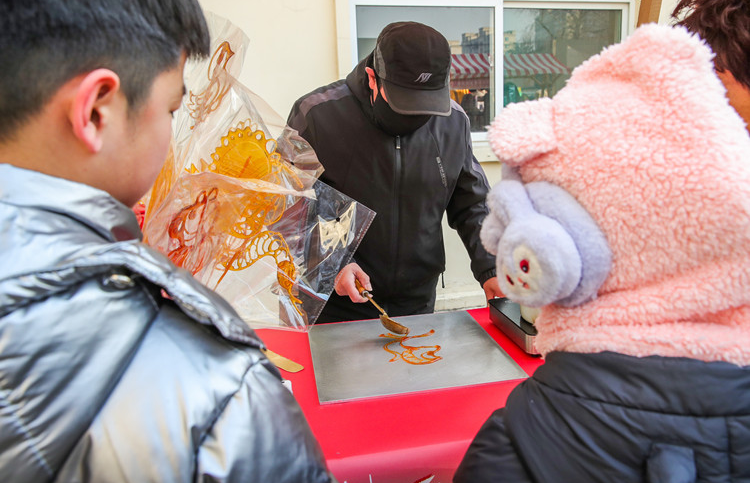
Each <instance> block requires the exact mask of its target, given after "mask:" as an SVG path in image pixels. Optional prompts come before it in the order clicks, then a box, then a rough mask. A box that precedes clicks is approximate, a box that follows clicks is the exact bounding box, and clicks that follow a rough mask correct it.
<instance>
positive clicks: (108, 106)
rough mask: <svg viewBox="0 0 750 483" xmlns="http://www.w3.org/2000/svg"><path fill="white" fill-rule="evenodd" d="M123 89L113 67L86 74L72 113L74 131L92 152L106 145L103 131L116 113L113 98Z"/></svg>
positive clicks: (77, 92)
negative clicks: (103, 142) (113, 113)
mask: <svg viewBox="0 0 750 483" xmlns="http://www.w3.org/2000/svg"><path fill="white" fill-rule="evenodd" d="M119 89H120V78H119V77H118V75H117V74H115V73H114V72H112V71H111V70H109V69H96V70H93V71H91V72H89V73H88V74H86V76H85V77H84V78H83V80H82V81H81V82H80V84H79V85H78V88H77V90H76V93H75V97H74V99H73V104H72V105H71V107H70V110H69V112H68V116H69V119H70V122H71V125H72V126H73V134H74V135H75V136H76V137H77V138H78V139H80V140H81V141H82V142H83V143H84V145H85V146H86V147H87V148H88V149H89V150H90V151H91V152H92V153H96V152H98V151H99V150H100V149H101V147H102V141H103V140H102V131H103V128H104V127H105V126H106V125H107V123H108V122H109V119H110V116H111V115H112V107H113V106H112V101H113V100H114V98H115V94H116V93H117V92H118V91H119Z"/></svg>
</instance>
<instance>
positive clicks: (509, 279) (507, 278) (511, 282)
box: [505, 275, 514, 285]
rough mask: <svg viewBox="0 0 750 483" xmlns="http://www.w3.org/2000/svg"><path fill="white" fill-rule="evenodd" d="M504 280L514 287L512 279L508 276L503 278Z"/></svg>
mask: <svg viewBox="0 0 750 483" xmlns="http://www.w3.org/2000/svg"><path fill="white" fill-rule="evenodd" d="M505 279H506V280H508V283H509V284H511V285H514V283H513V279H512V278H510V275H506V276H505Z"/></svg>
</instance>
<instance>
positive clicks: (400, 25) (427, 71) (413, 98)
mask: <svg viewBox="0 0 750 483" xmlns="http://www.w3.org/2000/svg"><path fill="white" fill-rule="evenodd" d="M373 67H374V69H375V73H376V74H377V75H378V77H379V78H380V79H381V80H382V83H383V89H384V91H385V96H386V98H387V99H388V104H389V105H390V106H391V109H393V110H394V111H396V112H398V113H399V114H407V115H419V114H429V115H436V116H449V115H450V113H451V97H450V74H451V49H450V46H449V45H448V41H447V40H445V37H443V35H442V34H441V33H440V32H438V31H437V30H435V29H434V28H432V27H429V26H427V25H424V24H421V23H417V22H395V23H392V24H389V25H386V26H385V28H384V29H383V31H382V32H380V35H378V39H377V42H376V44H375V50H374V51H373Z"/></svg>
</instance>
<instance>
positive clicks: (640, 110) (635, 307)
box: [454, 0, 750, 483]
mask: <svg viewBox="0 0 750 483" xmlns="http://www.w3.org/2000/svg"><path fill="white" fill-rule="evenodd" d="M682 13H685V14H687V15H686V16H685V17H684V19H683V20H682V21H681V22H680V24H681V25H680V26H677V27H668V26H659V25H646V26H643V27H641V28H639V29H637V30H636V32H635V33H634V34H633V35H632V36H630V37H629V38H628V39H626V40H625V41H623V42H622V43H620V44H618V45H614V46H611V47H609V48H607V49H605V50H604V51H603V52H602V53H601V54H599V55H597V56H594V57H592V58H591V59H589V60H588V61H586V62H585V63H584V64H582V65H581V66H580V67H578V68H577V69H576V70H575V71H574V72H573V74H572V76H571V79H570V81H569V82H568V84H567V85H566V86H565V87H564V88H563V89H562V90H561V91H560V92H559V93H558V94H557V95H556V96H555V97H554V98H553V99H541V100H539V101H534V102H527V103H521V104H514V105H511V106H508V107H507V108H505V109H504V111H503V113H502V114H501V115H499V116H498V117H497V119H495V121H494V122H493V124H492V126H491V129H490V135H489V136H490V142H491V145H492V148H493V150H494V152H495V153H496V155H497V156H498V158H499V159H500V161H502V162H503V163H505V164H504V176H503V181H501V182H500V183H499V184H498V185H497V186H496V187H495V188H494V189H493V190H492V192H491V193H490V195H489V198H488V203H489V205H490V208H491V212H490V215H489V216H488V218H487V219H486V220H485V222H484V226H483V231H482V241H483V243H484V244H485V246H486V248H487V249H488V251H490V252H491V253H496V254H497V274H498V279H499V280H500V282H501V289H502V290H503V293H505V294H506V295H507V296H508V298H510V299H512V300H514V301H516V302H519V303H521V304H523V305H527V306H531V307H541V310H540V313H539V316H538V318H537V319H536V328H537V330H538V336H537V340H536V348H537V349H538V350H539V351H540V352H541V353H542V354H543V355H544V356H545V358H546V362H545V364H544V366H542V367H541V368H540V369H539V370H537V372H536V373H535V374H534V375H533V377H531V378H530V379H529V380H527V381H525V382H524V383H523V384H521V385H519V386H518V388H517V389H516V390H515V391H514V392H513V393H512V394H511V396H510V397H509V399H508V402H507V404H506V407H505V408H504V409H502V410H499V411H497V412H496V413H494V414H493V415H492V416H491V417H490V418H489V419H488V421H487V422H486V423H485V425H484V426H483V427H482V429H481V430H480V431H479V434H478V435H477V437H476V438H475V440H474V442H473V443H472V445H471V446H470V448H469V450H468V451H467V454H466V456H465V457H464V460H463V462H462V464H461V467H460V468H459V469H458V471H457V473H456V476H455V480H454V481H456V482H468V481H472V482H476V481H493V482H494V481H513V482H523V481H535V482H583V481H611V482H618V483H619V482H640V481H649V482H657V481H658V482H693V481H705V482H708V481H712V482H713V481H748V480H750V135H749V134H748V122H749V121H750V2H748V1H747V0H683V1H681V2H680V3H679V4H678V6H677V9H676V10H675V17H677V16H678V14H682ZM691 32H692V33H691Z"/></svg>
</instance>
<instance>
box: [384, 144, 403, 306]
mask: <svg viewBox="0 0 750 483" xmlns="http://www.w3.org/2000/svg"><path fill="white" fill-rule="evenodd" d="M401 178H402V176H401V136H396V165H395V169H394V180H393V187H394V190H393V204H394V207H393V208H394V209H393V222H392V225H391V229H392V230H393V238H392V240H391V253H392V254H393V260H392V261H391V263H392V264H393V267H394V269H393V270H391V287H393V286H395V281H396V280H395V278H396V271H397V269H396V267H398V263H399V262H398V243H399V237H398V222H399V208H400V205H401V203H400V201H401ZM387 311H388V308H386V312H387Z"/></svg>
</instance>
